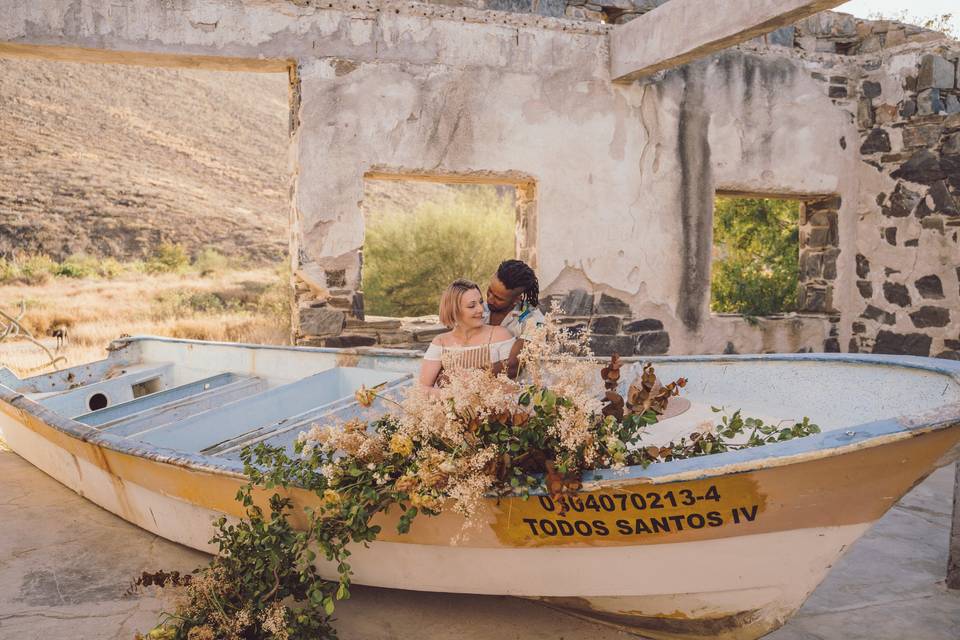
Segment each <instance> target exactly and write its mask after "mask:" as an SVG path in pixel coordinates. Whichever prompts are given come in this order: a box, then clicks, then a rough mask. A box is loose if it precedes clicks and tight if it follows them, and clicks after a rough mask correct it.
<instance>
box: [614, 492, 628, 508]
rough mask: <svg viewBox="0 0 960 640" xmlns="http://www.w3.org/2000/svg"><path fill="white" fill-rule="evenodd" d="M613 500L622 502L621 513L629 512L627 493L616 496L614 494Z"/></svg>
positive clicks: (616, 494)
mask: <svg viewBox="0 0 960 640" xmlns="http://www.w3.org/2000/svg"><path fill="white" fill-rule="evenodd" d="M613 499H614V500H619V501H620V511H626V510H627V494H625V493H615V494H613Z"/></svg>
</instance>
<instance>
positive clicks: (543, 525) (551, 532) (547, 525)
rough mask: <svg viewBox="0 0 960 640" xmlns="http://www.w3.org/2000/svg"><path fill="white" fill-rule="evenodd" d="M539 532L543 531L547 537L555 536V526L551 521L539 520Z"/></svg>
mask: <svg viewBox="0 0 960 640" xmlns="http://www.w3.org/2000/svg"><path fill="white" fill-rule="evenodd" d="M540 530H541V531H543V532H544V533H545V534H547V535H548V536H555V535H557V525H555V524H553V520H546V519H544V520H541V521H540Z"/></svg>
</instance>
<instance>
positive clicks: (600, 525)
mask: <svg viewBox="0 0 960 640" xmlns="http://www.w3.org/2000/svg"><path fill="white" fill-rule="evenodd" d="M617 522H623V520H617ZM593 530H594V531H596V532H597V535H598V536H607V535H610V529H607V525H606V523H604V521H603V520H594V521H593Z"/></svg>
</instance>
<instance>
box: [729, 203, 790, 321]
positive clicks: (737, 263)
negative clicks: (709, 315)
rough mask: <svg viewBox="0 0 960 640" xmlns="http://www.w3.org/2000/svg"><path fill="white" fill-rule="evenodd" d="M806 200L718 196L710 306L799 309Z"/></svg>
mask: <svg viewBox="0 0 960 640" xmlns="http://www.w3.org/2000/svg"><path fill="white" fill-rule="evenodd" d="M803 206H804V204H803V201H802V200H796V199H783V198H770V197H767V198H758V197H737V196H732V195H718V196H717V198H716V199H715V201H714V210H713V260H712V269H711V275H710V281H711V282H710V285H711V286H710V308H711V311H713V312H714V313H737V314H743V315H749V316H768V315H775V314H779V313H787V312H791V311H796V310H798V308H799V291H800V288H799V284H800V269H799V256H800V216H801V210H802V208H803Z"/></svg>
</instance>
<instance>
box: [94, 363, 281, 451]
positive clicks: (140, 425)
mask: <svg viewBox="0 0 960 640" xmlns="http://www.w3.org/2000/svg"><path fill="white" fill-rule="evenodd" d="M266 390H267V382H266V380H264V379H262V378H256V377H241V378H239V379H238V380H234V381H233V382H229V383H227V384H224V385H220V386H217V387H213V388H212V389H207V390H205V391H204V390H200V391H199V392H198V393H195V394H193V395H191V396H186V397H183V398H179V399H177V400H173V401H171V402H167V403H164V404H161V405H159V406H156V407H150V408H148V409H145V410H143V411H139V412H137V413H133V414H130V415H128V416H124V417H120V418H118V419H115V420H113V421H111V422H106V423H102V424H100V425H99V428H100V429H102V430H104V431H108V432H109V433H112V434H114V435H118V436H123V437H128V438H129V437H136V436H137V435H138V434H141V433H144V432H147V431H150V430H152V429H157V428H160V427H163V426H166V425H170V424H174V423H177V422H179V421H183V420H187V419H189V418H191V417H193V416H195V415H198V414H201V413H204V412H206V411H210V410H211V409H216V408H218V407H222V406H225V405H229V404H230V403H232V402H236V401H238V400H243V399H244V398H249V397H250V396H255V395H257V394H259V393H263V392H264V391H266Z"/></svg>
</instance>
